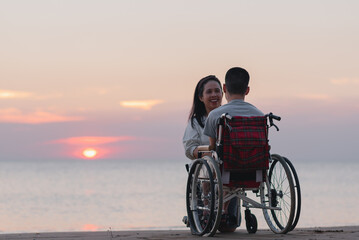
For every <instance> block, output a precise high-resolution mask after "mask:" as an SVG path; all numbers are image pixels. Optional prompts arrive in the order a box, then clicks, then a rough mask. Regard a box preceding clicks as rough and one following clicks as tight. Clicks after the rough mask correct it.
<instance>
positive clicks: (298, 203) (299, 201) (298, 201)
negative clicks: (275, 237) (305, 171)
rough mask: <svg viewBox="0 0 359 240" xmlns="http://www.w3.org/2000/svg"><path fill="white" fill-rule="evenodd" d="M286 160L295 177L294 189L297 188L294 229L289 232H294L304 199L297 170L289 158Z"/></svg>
mask: <svg viewBox="0 0 359 240" xmlns="http://www.w3.org/2000/svg"><path fill="white" fill-rule="evenodd" d="M283 158H284V160H285V161H286V163H287V164H288V166H289V168H290V170H291V171H292V176H293V177H294V188H295V190H296V191H295V193H296V195H295V199H296V205H295V206H296V210H295V217H294V221H293V223H292V227H291V229H290V230H289V231H292V230H293V229H294V228H295V227H296V226H297V223H298V221H299V216H300V210H301V206H302V197H301V191H300V184H299V178H298V175H297V171H296V170H295V168H294V166H293V164H292V163H291V161H289V159H288V158H286V157H283Z"/></svg>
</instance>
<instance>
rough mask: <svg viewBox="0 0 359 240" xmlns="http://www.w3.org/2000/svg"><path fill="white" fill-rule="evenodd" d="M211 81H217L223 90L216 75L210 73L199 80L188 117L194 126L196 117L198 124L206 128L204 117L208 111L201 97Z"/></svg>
mask: <svg viewBox="0 0 359 240" xmlns="http://www.w3.org/2000/svg"><path fill="white" fill-rule="evenodd" d="M210 81H215V82H217V83H218V85H219V87H220V89H221V91H222V86H221V82H220V81H219V80H218V78H217V77H216V76H214V75H209V76H207V77H204V78H202V79H201V80H199V82H198V83H197V86H196V88H195V90H194V96H193V104H192V109H191V112H190V114H189V118H188V119H189V120H190V121H191V124H192V127H193V126H194V124H193V120H194V119H196V120H197V122H198V124H199V125H200V126H201V127H202V128H204V122H203V117H204V116H206V114H207V111H206V107H205V105H204V103H203V102H202V101H201V100H200V97H203V90H204V86H205V85H206V84H207V83H208V82H210Z"/></svg>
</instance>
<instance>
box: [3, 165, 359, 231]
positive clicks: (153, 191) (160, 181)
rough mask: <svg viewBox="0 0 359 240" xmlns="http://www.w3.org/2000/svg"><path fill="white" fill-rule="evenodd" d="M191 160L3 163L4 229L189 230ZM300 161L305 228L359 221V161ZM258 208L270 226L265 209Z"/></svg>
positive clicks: (260, 220) (263, 225)
mask: <svg viewBox="0 0 359 240" xmlns="http://www.w3.org/2000/svg"><path fill="white" fill-rule="evenodd" d="M185 163H186V160H184V159H183V160H156V161H63V162H55V161H52V162H51V161H49V162H6V161H2V162H0V193H1V194H0V213H1V214H0V232H39V231H79V230H109V229H110V228H111V229H112V230H128V229H179V228H183V226H184V225H183V224H182V222H181V219H182V217H183V216H184V215H185V213H186V212H185V185H186V177H187V176H186V171H185V169H184V164H185ZM294 164H295V167H296V169H297V172H298V175H299V178H300V182H301V187H302V198H303V200H302V215H301V218H300V221H299V224H298V226H299V227H316V226H341V225H358V224H359V216H358V214H357V213H358V212H359V205H358V204H357V202H358V199H359V185H358V182H357V175H358V174H357V172H358V169H359V163H355V162H342V163H331V162H325V161H323V162H311V163H308V162H306V163H304V162H294ZM254 213H255V214H256V216H257V219H258V224H259V227H260V228H268V227H267V225H266V223H265V221H264V218H263V215H262V213H261V211H259V210H255V211H254ZM241 227H242V228H243V226H241Z"/></svg>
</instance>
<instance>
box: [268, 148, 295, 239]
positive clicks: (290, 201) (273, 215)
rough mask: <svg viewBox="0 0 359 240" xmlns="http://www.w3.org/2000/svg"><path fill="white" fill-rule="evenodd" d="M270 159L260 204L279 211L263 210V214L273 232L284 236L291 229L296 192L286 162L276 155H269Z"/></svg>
mask: <svg viewBox="0 0 359 240" xmlns="http://www.w3.org/2000/svg"><path fill="white" fill-rule="evenodd" d="M271 158H272V163H271V166H270V169H269V173H268V176H267V184H265V187H266V191H264V192H263V193H261V197H262V203H266V204H267V206H269V207H272V208H273V207H276V208H279V209H275V210H274V209H263V214H264V218H265V220H266V222H267V224H268V226H269V228H270V229H271V230H272V231H273V232H275V233H281V234H285V233H287V232H289V231H290V230H291V229H292V223H293V220H294V215H295V205H296V199H295V195H296V193H295V192H296V190H295V188H294V183H293V177H292V173H291V170H290V168H289V167H288V164H287V163H286V161H285V160H284V159H283V158H282V157H281V156H279V155H277V154H273V155H271ZM268 184H269V186H268ZM264 193H265V194H264Z"/></svg>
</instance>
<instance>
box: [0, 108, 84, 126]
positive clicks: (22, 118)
mask: <svg viewBox="0 0 359 240" xmlns="http://www.w3.org/2000/svg"><path fill="white" fill-rule="evenodd" d="M81 120H83V118H82V117H75V116H63V115H59V114H56V113H51V112H45V111H35V112H32V113H28V114H26V113H23V112H21V111H20V110H19V109H16V108H7V109H0V122H7V123H25V124H41V123H54V122H72V121H81Z"/></svg>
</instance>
